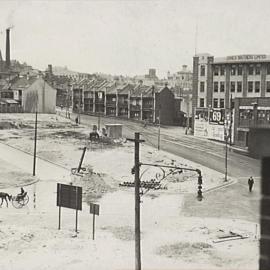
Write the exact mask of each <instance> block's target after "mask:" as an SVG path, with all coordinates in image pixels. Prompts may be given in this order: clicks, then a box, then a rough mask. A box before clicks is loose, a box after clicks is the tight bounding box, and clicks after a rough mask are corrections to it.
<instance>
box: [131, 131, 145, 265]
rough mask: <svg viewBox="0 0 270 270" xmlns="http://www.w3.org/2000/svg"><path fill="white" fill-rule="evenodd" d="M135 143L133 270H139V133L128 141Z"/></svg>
mask: <svg viewBox="0 0 270 270" xmlns="http://www.w3.org/2000/svg"><path fill="white" fill-rule="evenodd" d="M128 140H129V141H133V142H135V156H134V163H135V165H134V169H135V175H134V184H135V270H141V229H140V202H141V198H140V143H141V142H144V140H140V133H138V132H136V133H135V139H128Z"/></svg>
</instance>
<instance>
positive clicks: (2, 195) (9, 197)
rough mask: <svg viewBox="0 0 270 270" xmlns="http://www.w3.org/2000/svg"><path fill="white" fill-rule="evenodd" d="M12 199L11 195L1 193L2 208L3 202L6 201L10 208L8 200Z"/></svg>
mask: <svg viewBox="0 0 270 270" xmlns="http://www.w3.org/2000/svg"><path fill="white" fill-rule="evenodd" d="M11 198H12V196H11V195H9V194H8V193H5V192H0V199H1V200H2V201H1V204H0V206H2V204H3V201H4V200H5V201H6V204H7V207H8V200H9V201H10V200H11Z"/></svg>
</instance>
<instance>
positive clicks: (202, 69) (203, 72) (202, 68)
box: [201, 66, 205, 76]
mask: <svg viewBox="0 0 270 270" xmlns="http://www.w3.org/2000/svg"><path fill="white" fill-rule="evenodd" d="M201 76H205V66H201Z"/></svg>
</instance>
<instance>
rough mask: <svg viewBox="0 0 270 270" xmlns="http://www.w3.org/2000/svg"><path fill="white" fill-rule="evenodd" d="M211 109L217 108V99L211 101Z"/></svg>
mask: <svg viewBox="0 0 270 270" xmlns="http://www.w3.org/2000/svg"><path fill="white" fill-rule="evenodd" d="M213 108H218V99H217V98H214V99H213Z"/></svg>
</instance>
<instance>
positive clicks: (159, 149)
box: [158, 107, 161, 150]
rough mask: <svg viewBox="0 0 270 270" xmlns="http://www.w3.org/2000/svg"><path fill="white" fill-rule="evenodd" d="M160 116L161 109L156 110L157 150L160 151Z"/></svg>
mask: <svg viewBox="0 0 270 270" xmlns="http://www.w3.org/2000/svg"><path fill="white" fill-rule="evenodd" d="M160 115H161V107H159V110H158V150H160Z"/></svg>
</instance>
